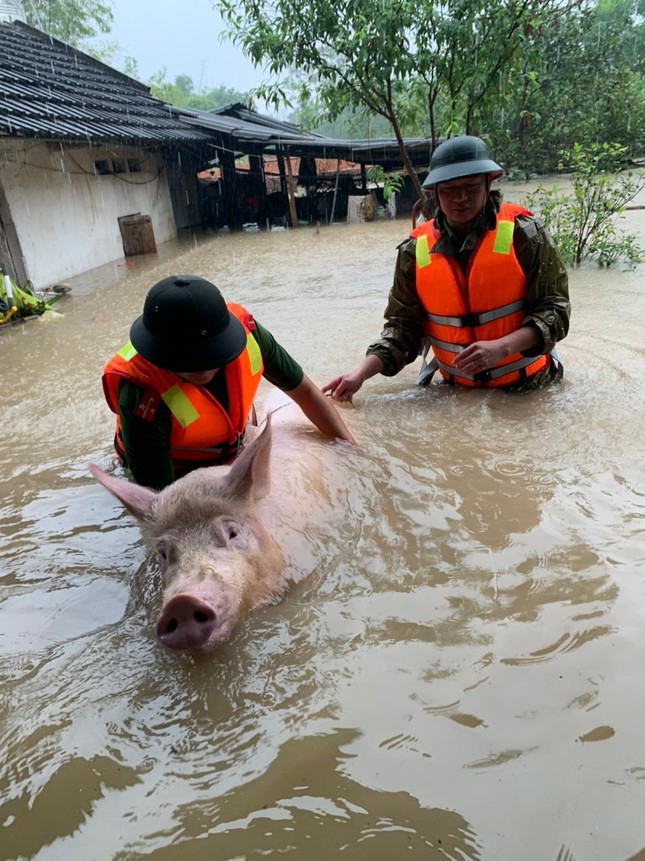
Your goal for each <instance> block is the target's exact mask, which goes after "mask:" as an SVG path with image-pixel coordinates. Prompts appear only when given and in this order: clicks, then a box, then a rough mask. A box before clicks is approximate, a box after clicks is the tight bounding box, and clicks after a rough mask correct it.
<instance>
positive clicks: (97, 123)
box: [0, 21, 212, 143]
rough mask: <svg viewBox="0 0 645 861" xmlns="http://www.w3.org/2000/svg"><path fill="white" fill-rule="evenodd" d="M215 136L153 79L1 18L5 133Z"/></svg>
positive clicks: (0, 116)
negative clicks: (171, 102)
mask: <svg viewBox="0 0 645 861" xmlns="http://www.w3.org/2000/svg"><path fill="white" fill-rule="evenodd" d="M2 134H4V135H11V136H18V137H23V136H26V137H34V136H37V137H47V138H50V139H51V138H54V139H56V140H73V139H82V140H85V141H92V142H100V141H122V142H139V143H140V142H146V143H151V142H155V143H169V142H173V141H174V142H178V141H209V140H212V136H211V135H210V134H209V133H208V132H206V131H203V130H201V129H199V128H196V127H195V126H194V125H192V124H190V123H188V122H186V121H185V120H184V119H183V118H182V117H181V115H180V114H178V113H177V112H176V111H175V110H174V109H173V108H171V107H170V106H168V105H165V104H164V103H163V102H161V101H159V100H158V99H155V98H153V97H152V96H151V95H150V91H149V89H148V87H146V86H144V85H143V84H140V83H139V82H138V81H135V80H133V79H132V78H129V77H128V76H127V75H123V74H121V72H117V71H116V70H115V69H111V68H110V67H109V66H106V65H104V64H103V63H101V62H99V61H98V60H95V59H94V58H92V57H89V56H88V55H87V54H83V53H82V52H81V51H78V50H76V49H75V48H72V47H71V46H69V45H66V44H64V43H63V42H59V41H58V40H57V39H53V38H51V37H50V36H48V35H46V34H45V33H41V32H40V31H39V30H35V29H34V28H33V27H29V26H28V25H27V24H23V23H22V22H20V21H13V22H12V23H3V24H0V135H2Z"/></svg>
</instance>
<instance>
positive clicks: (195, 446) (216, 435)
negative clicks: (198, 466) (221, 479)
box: [103, 304, 264, 462]
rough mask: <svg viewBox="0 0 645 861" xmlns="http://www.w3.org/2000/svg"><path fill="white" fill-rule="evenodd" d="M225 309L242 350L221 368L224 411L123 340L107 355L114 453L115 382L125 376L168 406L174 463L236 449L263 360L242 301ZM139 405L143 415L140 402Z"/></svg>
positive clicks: (107, 394) (106, 380)
mask: <svg viewBox="0 0 645 861" xmlns="http://www.w3.org/2000/svg"><path fill="white" fill-rule="evenodd" d="M227 307H228V310H229V311H230V312H231V313H232V314H234V315H235V316H236V317H237V319H238V320H239V321H240V323H241V324H242V325H243V326H244V330H245V332H246V348H245V349H244V350H242V352H241V354H240V355H239V356H238V357H237V358H236V359H234V360H233V361H232V362H229V363H228V364H227V365H225V366H224V369H223V371H224V373H225V375H226V386H227V389H228V396H229V408H228V411H226V410H225V409H224V408H223V407H222V405H221V404H220V403H218V401H217V400H216V399H215V398H214V397H213V395H211V394H210V392H208V391H207V390H206V389H205V388H204V387H203V386H195V385H193V384H192V383H189V382H187V381H186V380H183V379H182V378H181V377H179V376H177V374H175V373H173V372H172V371H165V370H163V369H162V368H158V367H157V366H156V365H153V364H151V363H150V362H148V361H146V359H144V358H143V357H142V356H140V355H139V354H138V353H137V351H136V350H135V349H134V347H133V346H132V344H130V343H128V344H126V345H125V347H123V348H122V349H121V350H119V352H118V353H117V354H116V355H115V356H113V357H112V358H111V359H110V361H109V362H108V363H107V365H106V366H105V369H104V371H103V391H104V393H105V399H106V400H107V402H108V405H109V407H110V409H111V410H112V412H114V413H116V438H115V444H117V451H118V442H119V440H120V430H121V422H120V418H119V413H118V406H117V392H118V388H119V381H120V380H121V379H123V378H125V379H126V380H130V381H131V382H132V383H134V384H135V385H137V386H140V387H141V388H143V389H146V390H147V391H148V392H149V393H150V396H151V404H152V405H156V404H157V403H158V402H159V399H161V400H162V401H163V402H164V403H165V404H166V406H167V407H168V409H169V410H170V414H171V416H172V428H171V433H170V454H171V457H172V459H173V460H174V461H186V460H190V461H211V462H215V461H217V460H222V459H224V458H225V457H226V456H227V455H229V454H231V453H235V452H236V450H237V449H238V448H239V446H240V444H241V441H242V438H243V436H244V430H245V428H246V424H247V421H248V418H249V414H250V412H251V410H252V408H253V399H254V398H255V394H256V392H257V389H258V386H259V384H260V379H261V377H262V371H263V370H264V364H263V361H262V354H261V352H260V348H259V346H258V344H257V341H256V340H255V338H254V337H253V335H252V334H251V330H250V328H249V326H251V325H252V317H251V315H250V314H249V313H248V311H246V310H245V309H244V308H242V306H241V305H233V304H231V305H227ZM140 409H141V410H142V415H143V414H144V413H145V410H146V404H145V401H144V402H142V404H141V405H140Z"/></svg>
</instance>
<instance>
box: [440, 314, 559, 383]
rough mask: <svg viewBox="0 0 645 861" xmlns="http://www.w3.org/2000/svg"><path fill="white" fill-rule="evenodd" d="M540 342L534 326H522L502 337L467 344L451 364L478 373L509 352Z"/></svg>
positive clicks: (540, 338)
mask: <svg viewBox="0 0 645 861" xmlns="http://www.w3.org/2000/svg"><path fill="white" fill-rule="evenodd" d="M541 342H542V335H541V334H540V331H539V329H538V328H537V327H536V326H533V325H527V326H522V327H521V328H520V329H516V331H515V332H510V333H509V334H508V335H504V337H503V338H496V339H495V340H494V341H475V343H474V344H469V345H468V346H467V347H466V349H465V350H462V351H461V353H458V354H457V355H456V356H455V359H454V361H453V365H454V366H455V368H457V369H458V370H460V371H463V372H464V373H466V374H473V375H474V374H479V373H481V372H482V371H490V369H491V368H494V367H495V365H499V363H500V362H501V361H502V359H505V358H506V357H507V356H510V355H511V353H522V352H525V351H526V350H532V349H534V348H535V347H537V346H538V344H541Z"/></svg>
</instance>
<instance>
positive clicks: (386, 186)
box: [367, 164, 403, 201]
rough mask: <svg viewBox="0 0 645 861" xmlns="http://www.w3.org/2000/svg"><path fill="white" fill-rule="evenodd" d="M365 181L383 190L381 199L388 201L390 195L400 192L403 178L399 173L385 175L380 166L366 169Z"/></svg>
mask: <svg viewBox="0 0 645 861" xmlns="http://www.w3.org/2000/svg"><path fill="white" fill-rule="evenodd" d="M367 180H368V182H373V183H374V184H375V185H379V186H381V187H382V188H383V198H384V200H385V201H388V200H389V199H390V198H391V197H392V195H393V194H394V193H395V192H397V191H401V188H402V187H403V177H402V176H401V174H400V173H395V172H393V173H386V172H385V171H384V170H383V168H382V167H381V166H380V165H377V164H375V165H372V166H371V167H368V169H367Z"/></svg>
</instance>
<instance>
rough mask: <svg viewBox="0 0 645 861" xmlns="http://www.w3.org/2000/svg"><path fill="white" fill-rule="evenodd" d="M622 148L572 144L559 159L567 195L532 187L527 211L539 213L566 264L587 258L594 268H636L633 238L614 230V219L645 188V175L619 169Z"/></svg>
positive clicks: (637, 253)
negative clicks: (569, 189) (567, 173)
mask: <svg viewBox="0 0 645 861" xmlns="http://www.w3.org/2000/svg"><path fill="white" fill-rule="evenodd" d="M625 155H626V148H625V147H623V146H621V145H620V144H615V143H612V144H595V145H592V146H590V147H588V148H586V147H583V146H581V145H580V144H574V145H573V148H572V149H571V150H568V151H566V152H564V153H563V154H562V158H563V160H564V162H565V163H566V164H567V165H568V166H569V167H570V169H571V183H572V185H573V194H572V195H568V194H563V193H562V192H561V190H560V189H559V188H558V187H557V186H555V187H553V188H551V189H546V188H545V187H544V186H543V185H540V186H538V188H537V189H536V191H535V193H534V194H532V195H529V198H528V202H529V207H530V208H531V209H534V210H535V211H536V212H537V213H539V214H540V215H541V216H542V218H543V219H544V222H545V224H546V225H547V227H548V228H549V230H550V231H551V233H552V234H553V238H554V240H555V242H556V245H557V246H558V248H559V249H560V251H561V253H562V255H563V257H564V259H565V260H567V262H569V263H575V264H576V265H579V264H580V263H581V262H582V260H583V259H585V258H586V257H590V258H592V259H595V260H597V261H598V263H599V265H600V266H612V265H613V264H614V263H616V262H617V261H618V260H625V261H626V262H627V263H629V264H634V263H636V262H637V261H638V260H639V259H640V258H641V256H642V255H643V253H644V251H643V249H640V248H639V247H638V244H637V238H636V236H634V235H632V234H627V235H625V234H622V233H620V232H619V231H618V230H617V228H616V224H615V222H616V216H617V215H619V214H620V213H621V212H623V211H624V209H625V205H626V204H627V203H628V202H629V201H630V200H632V199H633V198H634V196H635V195H636V194H638V192H639V191H641V189H643V188H645V173H643V172H642V171H641V172H634V171H632V170H626V171H625V170H623V169H622V168H623V167H624V161H625Z"/></svg>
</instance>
